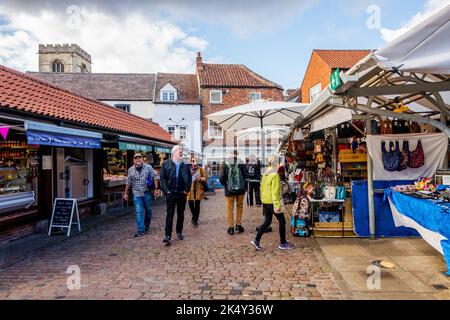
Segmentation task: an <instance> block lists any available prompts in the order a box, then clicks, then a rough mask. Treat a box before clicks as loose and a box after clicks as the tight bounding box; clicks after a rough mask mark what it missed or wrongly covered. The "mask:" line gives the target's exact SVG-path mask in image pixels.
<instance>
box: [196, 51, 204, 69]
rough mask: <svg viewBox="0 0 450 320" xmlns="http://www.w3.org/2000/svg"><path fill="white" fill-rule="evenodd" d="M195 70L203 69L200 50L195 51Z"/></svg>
mask: <svg viewBox="0 0 450 320" xmlns="http://www.w3.org/2000/svg"><path fill="white" fill-rule="evenodd" d="M197 70H200V71H202V70H203V60H202V53H201V52H200V51H198V52H197Z"/></svg>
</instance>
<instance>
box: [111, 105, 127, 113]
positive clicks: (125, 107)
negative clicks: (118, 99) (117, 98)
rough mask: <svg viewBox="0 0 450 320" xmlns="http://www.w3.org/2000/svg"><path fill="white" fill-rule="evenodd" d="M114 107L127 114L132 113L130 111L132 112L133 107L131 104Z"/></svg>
mask: <svg viewBox="0 0 450 320" xmlns="http://www.w3.org/2000/svg"><path fill="white" fill-rule="evenodd" d="M114 107H116V108H117V109H120V110H123V111H126V112H130V110H131V105H129V104H115V105H114Z"/></svg>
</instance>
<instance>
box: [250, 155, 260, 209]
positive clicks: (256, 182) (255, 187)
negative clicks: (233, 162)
mask: <svg viewBox="0 0 450 320" xmlns="http://www.w3.org/2000/svg"><path fill="white" fill-rule="evenodd" d="M247 174H248V179H247V183H248V192H247V198H248V199H247V204H248V205H250V206H251V207H252V206H253V194H254V195H255V202H256V206H257V207H261V198H260V195H259V189H260V187H261V165H260V164H259V163H258V161H257V160H256V157H255V155H253V154H252V155H251V156H250V157H249V161H248V164H247Z"/></svg>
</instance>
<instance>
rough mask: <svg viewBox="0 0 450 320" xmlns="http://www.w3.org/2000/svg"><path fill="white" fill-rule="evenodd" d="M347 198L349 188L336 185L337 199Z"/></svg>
mask: <svg viewBox="0 0 450 320" xmlns="http://www.w3.org/2000/svg"><path fill="white" fill-rule="evenodd" d="M346 198H347V190H346V189H345V187H344V186H337V187H336V200H345V199H346Z"/></svg>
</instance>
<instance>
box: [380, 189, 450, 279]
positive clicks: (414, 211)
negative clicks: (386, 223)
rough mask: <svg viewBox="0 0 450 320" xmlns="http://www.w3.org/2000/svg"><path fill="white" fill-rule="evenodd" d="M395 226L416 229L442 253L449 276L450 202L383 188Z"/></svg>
mask: <svg viewBox="0 0 450 320" xmlns="http://www.w3.org/2000/svg"><path fill="white" fill-rule="evenodd" d="M385 197H386V198H388V199H389V203H390V205H391V209H392V215H393V217H394V222H395V225H396V226H397V227H399V226H405V227H410V228H414V229H416V230H417V231H418V232H419V233H420V235H421V236H422V237H423V239H424V240H425V241H427V242H428V243H429V244H430V245H431V246H432V247H434V248H435V249H436V250H438V251H439V252H440V253H441V254H443V255H444V259H445V261H446V264H447V273H446V274H447V275H448V276H450V272H449V270H448V266H449V263H450V242H449V241H448V239H449V238H450V203H445V202H443V201H440V200H428V199H418V198H415V197H412V196H409V195H406V194H403V193H401V192H396V191H393V190H391V189H386V190H385Z"/></svg>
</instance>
